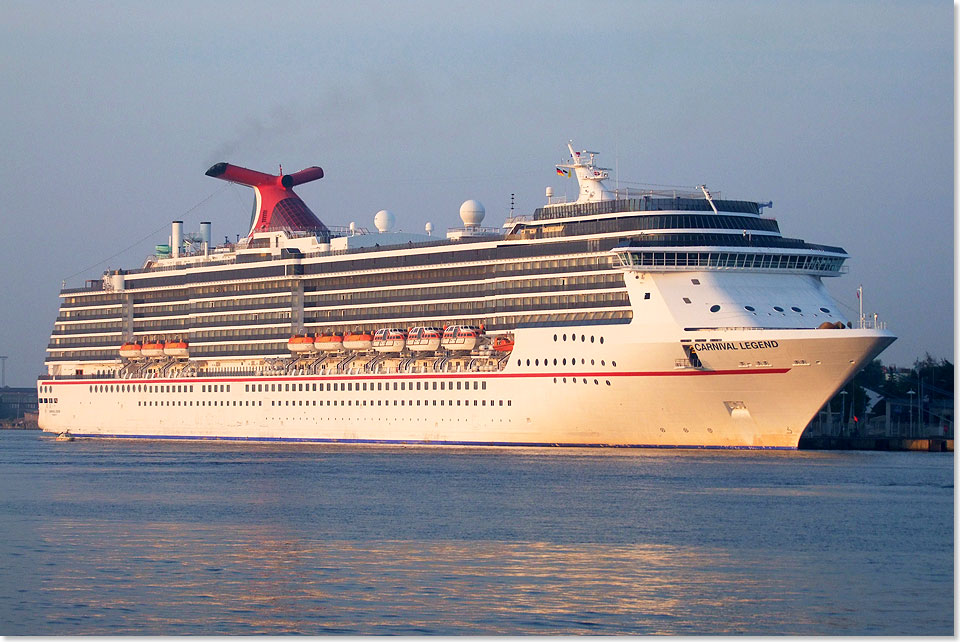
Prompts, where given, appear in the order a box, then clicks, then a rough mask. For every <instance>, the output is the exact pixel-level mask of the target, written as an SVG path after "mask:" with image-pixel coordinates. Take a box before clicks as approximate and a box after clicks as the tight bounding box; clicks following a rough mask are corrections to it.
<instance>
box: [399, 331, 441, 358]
mask: <svg viewBox="0 0 960 642" xmlns="http://www.w3.org/2000/svg"><path fill="white" fill-rule="evenodd" d="M442 337H443V330H441V329H440V328H430V327H423V326H417V327H415V328H410V331H409V332H407V347H408V348H410V349H411V350H414V351H416V352H433V351H435V350H436V349H437V348H439V347H440V339H441V338H442Z"/></svg>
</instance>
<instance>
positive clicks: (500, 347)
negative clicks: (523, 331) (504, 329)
mask: <svg viewBox="0 0 960 642" xmlns="http://www.w3.org/2000/svg"><path fill="white" fill-rule="evenodd" d="M493 349H494V350H496V351H497V352H513V337H512V336H510V335H508V334H501V335H500V336H498V337H497V338H496V339H494V340H493Z"/></svg>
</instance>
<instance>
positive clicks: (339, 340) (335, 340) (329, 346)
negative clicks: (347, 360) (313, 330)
mask: <svg viewBox="0 0 960 642" xmlns="http://www.w3.org/2000/svg"><path fill="white" fill-rule="evenodd" d="M313 344H314V346H316V348H317V349H318V350H319V351H321V352H333V351H334V350H343V336H342V335H339V334H336V333H334V334H323V335H320V336H319V337H317V338H316V339H315V340H314V342H313Z"/></svg>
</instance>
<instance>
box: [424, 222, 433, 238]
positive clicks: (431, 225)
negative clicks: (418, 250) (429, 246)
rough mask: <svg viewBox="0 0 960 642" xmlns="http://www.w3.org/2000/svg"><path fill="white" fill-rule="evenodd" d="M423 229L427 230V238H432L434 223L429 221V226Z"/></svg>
mask: <svg viewBox="0 0 960 642" xmlns="http://www.w3.org/2000/svg"><path fill="white" fill-rule="evenodd" d="M423 229H424V230H426V232H427V236H430V234H431V233H432V232H433V223H431V222H430V221H427V224H426V225H424V226H423Z"/></svg>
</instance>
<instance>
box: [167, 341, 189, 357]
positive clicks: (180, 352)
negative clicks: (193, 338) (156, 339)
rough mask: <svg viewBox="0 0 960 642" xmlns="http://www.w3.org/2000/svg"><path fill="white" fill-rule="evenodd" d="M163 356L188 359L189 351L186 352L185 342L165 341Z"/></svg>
mask: <svg viewBox="0 0 960 642" xmlns="http://www.w3.org/2000/svg"><path fill="white" fill-rule="evenodd" d="M163 354H165V355H167V356H168V357H188V356H190V353H189V351H188V350H187V342H186V341H167V342H166V343H165V344H163Z"/></svg>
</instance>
